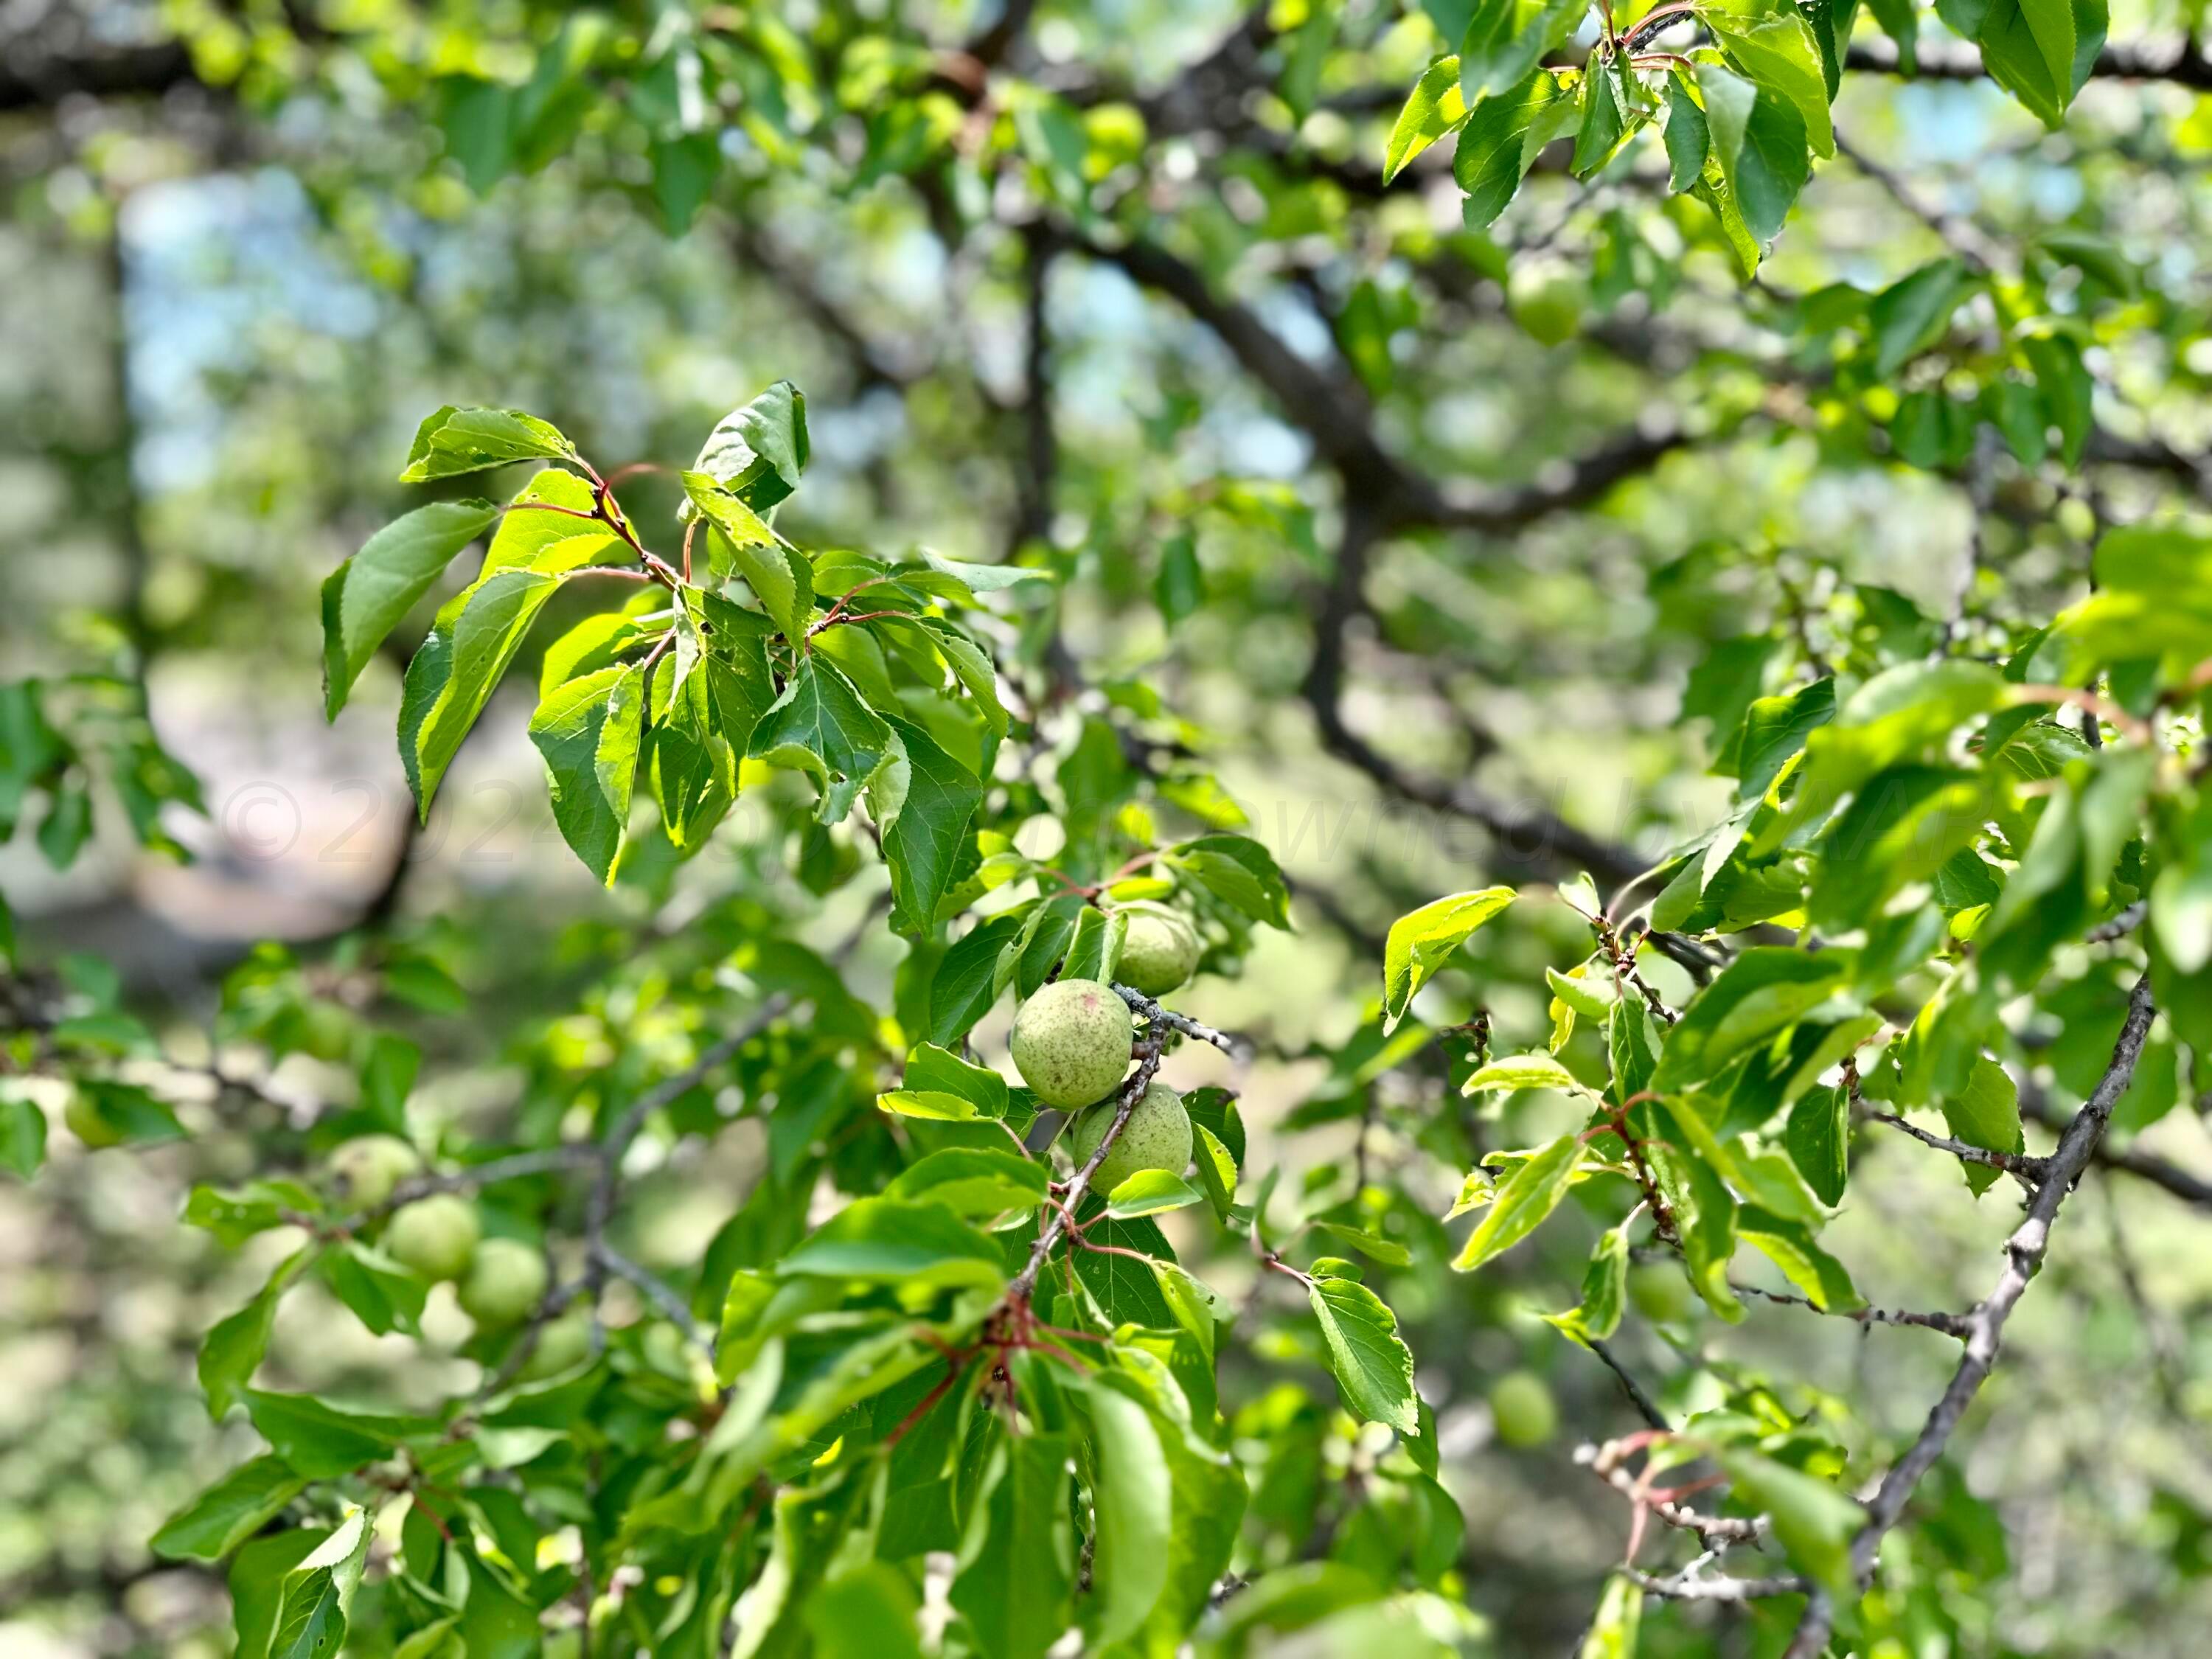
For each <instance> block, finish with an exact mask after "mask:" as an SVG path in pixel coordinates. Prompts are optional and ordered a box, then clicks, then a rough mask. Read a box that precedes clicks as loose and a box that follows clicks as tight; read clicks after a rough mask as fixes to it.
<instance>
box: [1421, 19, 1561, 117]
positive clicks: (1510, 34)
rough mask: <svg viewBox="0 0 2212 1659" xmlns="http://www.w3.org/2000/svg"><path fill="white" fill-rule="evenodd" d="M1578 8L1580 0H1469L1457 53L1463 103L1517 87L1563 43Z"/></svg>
mask: <svg viewBox="0 0 2212 1659" xmlns="http://www.w3.org/2000/svg"><path fill="white" fill-rule="evenodd" d="M1584 10H1585V8H1584V7H1583V4H1582V3H1581V0H1474V7H1473V9H1472V10H1471V12H1470V13H1469V15H1468V24H1467V33H1466V36H1465V37H1464V39H1462V41H1461V43H1460V52H1459V74H1460V84H1461V87H1462V91H1463V94H1464V97H1465V100H1466V102H1467V105H1468V107H1469V108H1474V107H1477V106H1480V103H1481V101H1482V100H1484V99H1486V98H1488V97H1492V96H1496V95H1498V94H1504V93H1507V92H1509V91H1510V90H1511V89H1512V88H1516V87H1517V86H1519V85H1520V84H1521V82H1522V81H1523V80H1524V79H1526V78H1527V76H1528V73H1529V71H1530V70H1534V68H1535V67H1536V65H1537V64H1540V63H1541V62H1542V61H1543V60H1544V57H1545V55H1546V54H1547V52H1554V51H1556V50H1558V49H1559V47H1560V46H1565V44H1566V42H1567V39H1568V37H1569V36H1570V35H1571V34H1573V33H1574V32H1575V27H1576V25H1577V24H1578V23H1580V22H1581V21H1582V18H1583V12H1584ZM1431 73H1432V74H1433V73H1434V71H1433V70H1431Z"/></svg>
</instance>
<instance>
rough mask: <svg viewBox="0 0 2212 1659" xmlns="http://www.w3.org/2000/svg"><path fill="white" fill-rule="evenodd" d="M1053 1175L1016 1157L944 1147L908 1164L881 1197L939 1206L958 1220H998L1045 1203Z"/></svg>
mask: <svg viewBox="0 0 2212 1659" xmlns="http://www.w3.org/2000/svg"><path fill="white" fill-rule="evenodd" d="M1051 1175H1052V1171H1051V1170H1049V1169H1048V1168H1047V1167H1046V1166H1045V1165H1044V1164H1040V1163H1038V1162H1036V1160H1035V1159H1034V1158H1024V1157H1023V1156H1022V1155H1021V1154H1020V1153H1019V1152H1012V1151H1006V1152H1001V1151H1000V1150H999V1148H997V1147H995V1146H948V1147H945V1149H944V1150H942V1151H941V1152H932V1153H930V1154H929V1156H928V1157H927V1158H923V1159H922V1160H921V1162H920V1163H918V1164H910V1165H908V1167H907V1168H906V1169H904V1170H901V1171H900V1172H899V1173H898V1175H897V1176H895V1177H893V1179H892V1181H891V1183H890V1186H888V1187H886V1188H884V1194H883V1195H884V1197H885V1198H891V1199H912V1200H915V1201H917V1202H920V1203H927V1204H941V1205H943V1206H945V1208H946V1209H948V1210H951V1211H952V1212H954V1213H955V1214H957V1215H996V1214H998V1213H999V1212H1001V1211H1004V1210H1018V1209H1033V1208H1035V1207H1036V1206H1037V1205H1039V1204H1042V1202H1044V1198H1045V1186H1046V1182H1048V1181H1049V1180H1050V1178H1051Z"/></svg>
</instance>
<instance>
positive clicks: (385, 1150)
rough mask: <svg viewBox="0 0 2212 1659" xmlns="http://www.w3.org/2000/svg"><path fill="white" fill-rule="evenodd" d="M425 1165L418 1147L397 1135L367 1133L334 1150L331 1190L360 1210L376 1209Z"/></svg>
mask: <svg viewBox="0 0 2212 1659" xmlns="http://www.w3.org/2000/svg"><path fill="white" fill-rule="evenodd" d="M421 1167H422V1160H421V1159H419V1158H416V1156H415V1149H414V1148H413V1147H412V1146H409V1145H408V1144H407V1143H406V1142H405V1141H404V1140H402V1139H399V1137H398V1136H397V1135H363V1136H362V1137H361V1138H360V1139H357V1140H349V1141H347V1142H346V1143H345V1145H344V1146H341V1147H339V1148H338V1149H337V1151H336V1152H332V1153H331V1164H330V1174H331V1193H332V1194H333V1195H334V1196H336V1197H337V1200H339V1202H341V1203H343V1204H344V1205H346V1206H349V1208H352V1209H356V1210H373V1209H374V1208H375V1207H376V1206H378V1205H380V1204H381V1203H383V1202H384V1200H386V1199H387V1198H389V1197H391V1196H392V1188H395V1187H397V1186H398V1184H399V1183H400V1182H403V1181H404V1180H406V1179H407V1177H408V1176H411V1175H413V1174H414V1173H415V1171H416V1170H418V1169H420V1168H421Z"/></svg>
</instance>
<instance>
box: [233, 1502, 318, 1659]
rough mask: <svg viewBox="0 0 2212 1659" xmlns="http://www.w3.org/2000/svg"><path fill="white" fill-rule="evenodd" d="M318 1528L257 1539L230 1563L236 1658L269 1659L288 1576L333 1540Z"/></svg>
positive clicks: (305, 1528) (306, 1528) (247, 1545)
mask: <svg viewBox="0 0 2212 1659" xmlns="http://www.w3.org/2000/svg"><path fill="white" fill-rule="evenodd" d="M330 1535H331V1534H329V1533H327V1532H325V1531H324V1530H322V1529H321V1528H316V1527H301V1528H294V1529H293V1530H292V1531H290V1532H281V1533H278V1534H276V1536H275V1537H273V1538H256V1539H254V1540H252V1541H251V1542H249V1543H247V1544H246V1545H245V1546H244V1547H241V1548H240V1550H239V1552H238V1559H236V1560H234V1561H233V1562H232V1563H231V1564H230V1574H229V1579H228V1583H229V1589H230V1604H231V1609H232V1618H233V1620H234V1623H235V1625H236V1626H237V1630H238V1646H237V1649H236V1650H235V1651H234V1655H233V1659H269V1641H270V1637H271V1636H272V1635H273V1634H274V1633H275V1632H276V1612H277V1608H278V1607H279V1606H280V1605H281V1604H282V1603H283V1599H284V1580H285V1577H286V1575H287V1574H289V1572H290V1571H292V1569H293V1568H294V1567H295V1566H297V1565H299V1564H300V1563H301V1561H302V1560H304V1559H306V1558H307V1557H308V1556H309V1555H312V1554H313V1553H314V1552H315V1550H316V1549H317V1548H318V1547H319V1546H320V1545H321V1544H322V1543H323V1542H324V1541H325V1540H326V1539H327V1538H329V1537H330Z"/></svg>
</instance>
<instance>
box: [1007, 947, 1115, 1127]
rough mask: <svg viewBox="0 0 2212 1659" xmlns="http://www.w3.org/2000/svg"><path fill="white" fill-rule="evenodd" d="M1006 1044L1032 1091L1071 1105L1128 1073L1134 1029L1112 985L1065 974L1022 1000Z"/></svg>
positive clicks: (1098, 1095)
mask: <svg viewBox="0 0 2212 1659" xmlns="http://www.w3.org/2000/svg"><path fill="white" fill-rule="evenodd" d="M1009 1046H1010V1047H1011V1048H1012V1050H1013V1054H1014V1066H1015V1068H1016V1069H1017V1070H1018V1071H1019V1072H1020V1073H1021V1074H1022V1081H1023V1082H1024V1083H1026V1084H1028V1085H1030V1089H1031V1090H1032V1091H1034V1092H1035V1093H1036V1097H1037V1098H1038V1099H1039V1100H1041V1101H1042V1102H1043V1103H1045V1104H1046V1105H1048V1106H1057V1107H1058V1108H1060V1110H1062V1111H1073V1110H1074V1109H1076V1108H1077V1107H1079V1106H1088V1105H1089V1104H1091V1102H1092V1101H1094V1100H1100V1099H1103V1098H1104V1097H1106V1096H1107V1095H1108V1094H1109V1093H1110V1092H1112V1091H1113V1088H1114V1085H1115V1084H1117V1083H1119V1082H1120V1081H1121V1079H1122V1078H1123V1077H1124V1076H1126V1075H1127V1073H1128V1070H1129V1054H1130V1051H1131V1050H1132V1049H1133V1048H1134V1047H1135V1046H1136V1033H1135V1031H1134V1030H1133V1028H1132V1027H1131V1025H1130V1023H1129V1006H1128V1005H1127V1003H1125V1002H1123V1001H1122V1000H1121V998H1120V997H1119V996H1118V995H1116V994H1115V991H1114V987H1112V986H1110V985H1101V984H1100V983H1099V982H1098V981H1097V980H1095V979H1064V980H1061V981H1059V982H1058V983H1056V984H1053V985H1048V986H1046V987H1044V988H1043V989H1042V990H1041V991H1039V992H1038V993H1037V994H1036V995H1035V996H1033V997H1031V998H1030V1000H1028V1001H1027V1002H1024V1004H1022V1008H1021V1012H1019V1013H1018V1014H1016V1015H1015V1016H1014V1031H1013V1036H1012V1041H1011V1042H1010V1044H1009Z"/></svg>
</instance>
